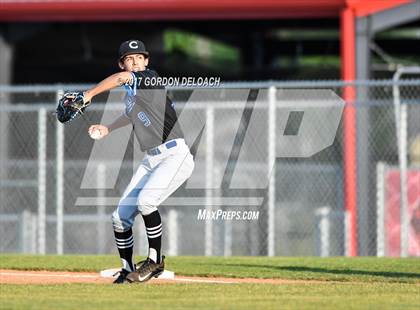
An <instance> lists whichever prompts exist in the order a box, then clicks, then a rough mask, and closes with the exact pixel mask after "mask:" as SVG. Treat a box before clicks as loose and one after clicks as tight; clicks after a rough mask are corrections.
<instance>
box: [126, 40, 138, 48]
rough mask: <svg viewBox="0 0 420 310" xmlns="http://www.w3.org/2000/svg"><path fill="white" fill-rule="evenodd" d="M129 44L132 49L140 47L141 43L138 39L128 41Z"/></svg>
mask: <svg viewBox="0 0 420 310" xmlns="http://www.w3.org/2000/svg"><path fill="white" fill-rule="evenodd" d="M128 46H129V47H130V48H132V49H135V48H138V47H139V44H138V43H137V41H131V42H130V43H128Z"/></svg>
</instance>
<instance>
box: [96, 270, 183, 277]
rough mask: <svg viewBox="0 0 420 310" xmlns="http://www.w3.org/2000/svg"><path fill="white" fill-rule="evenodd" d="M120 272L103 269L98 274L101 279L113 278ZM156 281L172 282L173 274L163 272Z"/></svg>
mask: <svg viewBox="0 0 420 310" xmlns="http://www.w3.org/2000/svg"><path fill="white" fill-rule="evenodd" d="M120 270H121V268H112V269H105V270H102V271H101V272H100V275H101V277H102V278H115V277H116V276H114V275H115V274H116V273H118V271H120ZM158 279H167V280H173V279H175V272H173V271H169V270H164V271H163V273H162V274H161V275H160V276H159V277H158Z"/></svg>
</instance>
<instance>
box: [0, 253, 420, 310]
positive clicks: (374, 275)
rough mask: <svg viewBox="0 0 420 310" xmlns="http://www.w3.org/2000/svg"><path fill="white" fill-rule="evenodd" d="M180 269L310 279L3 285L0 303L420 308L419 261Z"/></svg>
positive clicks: (270, 261) (74, 266)
mask: <svg viewBox="0 0 420 310" xmlns="http://www.w3.org/2000/svg"><path fill="white" fill-rule="evenodd" d="M118 265H119V260H118V258H117V257H116V256H78V255H66V256H22V255H0V268H10V269H28V270H68V271H77V270H83V271H99V270H101V269H105V268H112V267H118ZM167 267H168V269H170V270H173V271H175V272H176V274H182V275H200V276H209V277H211V276H227V277H257V278H284V279H302V280H304V279H313V280H318V281H320V280H321V281H325V283H296V284H282V285H274V284H203V283H188V284H171V285H164V284H148V285H122V286H115V285H106V284H100V285H99V284H60V285H59V284H57V285H2V286H1V287H0V309H112V310H116V309H134V308H139V309H165V310H167V309H318V308H326V309H367V308H370V309H419V308H420V260H419V259H414V258H412V259H394V258H380V259H379V258H373V257H367V258H314V257H306V258H289V257H287V258H283V257H273V258H266V257H232V258H221V257H209V258H207V257H169V258H168V259H167Z"/></svg>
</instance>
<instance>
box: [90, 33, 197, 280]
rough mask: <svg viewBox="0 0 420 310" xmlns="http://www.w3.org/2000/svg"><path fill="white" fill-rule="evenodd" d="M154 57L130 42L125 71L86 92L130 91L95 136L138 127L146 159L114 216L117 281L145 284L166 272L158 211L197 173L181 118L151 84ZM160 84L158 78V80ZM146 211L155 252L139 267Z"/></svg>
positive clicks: (122, 56)
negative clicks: (136, 256) (136, 254)
mask: <svg viewBox="0 0 420 310" xmlns="http://www.w3.org/2000/svg"><path fill="white" fill-rule="evenodd" d="M148 63H149V53H148V52H147V51H146V48H145V45H144V44H143V42H141V41H138V40H129V41H126V42H123V43H122V44H121V46H120V48H119V59H118V65H119V67H120V69H121V70H122V71H121V72H119V73H116V74H113V75H111V76H109V77H107V78H106V79H104V80H103V81H102V82H100V83H99V84H98V85H96V86H95V87H93V88H92V89H89V90H87V91H86V92H85V93H84V94H83V97H84V98H83V100H84V101H85V102H90V101H91V99H92V98H93V97H94V96H96V95H98V94H100V93H102V92H104V91H108V90H110V89H112V88H115V87H119V86H123V87H124V88H125V90H126V95H125V110H124V112H123V113H122V114H121V115H120V116H119V117H118V118H117V119H115V120H114V122H112V123H111V124H107V125H102V124H96V125H92V126H90V128H89V134H91V135H92V134H93V133H95V135H97V136H99V138H103V137H105V136H107V135H108V134H109V133H111V132H112V131H114V130H117V129H118V128H121V127H123V126H126V125H129V124H130V125H131V126H133V129H134V133H135V136H136V138H137V139H138V141H139V144H140V148H141V150H142V151H143V152H145V157H144V159H143V161H142V163H141V165H140V167H139V168H138V169H137V171H136V173H135V174H134V175H133V177H132V179H131V181H130V183H129V184H128V186H127V188H126V189H125V191H124V194H123V195H122V197H121V199H120V201H119V205H118V207H117V208H116V210H115V211H114V212H113V214H112V224H113V228H114V235H115V242H116V245H117V248H118V252H119V254H120V258H121V262H122V269H121V271H120V272H119V276H118V278H117V279H116V280H115V281H114V283H125V282H145V281H147V280H149V279H151V278H152V277H157V276H158V275H160V274H161V273H162V272H163V270H164V266H165V263H164V256H162V255H161V240H162V231H163V229H162V221H161V217H160V214H159V211H158V209H157V207H158V206H159V205H160V204H161V203H162V202H163V201H164V200H165V199H166V198H167V197H168V196H169V195H171V194H172V193H173V192H174V191H175V190H176V189H177V188H178V187H179V186H181V185H182V184H183V183H184V182H185V181H186V180H187V179H188V178H189V177H190V175H191V174H192V171H193V169H194V161H193V157H192V155H191V153H190V150H189V148H188V146H187V145H186V143H185V141H184V135H183V133H182V130H181V128H180V126H179V123H178V122H177V115H176V112H175V110H174V106H173V104H172V102H171V100H170V99H169V98H168V97H167V95H166V91H165V89H164V86H161V85H156V84H153V83H151V81H152V80H153V78H156V77H158V75H157V73H156V72H155V71H153V70H149V69H147V65H148ZM155 80H156V79H155ZM139 213H141V215H142V217H143V220H144V224H145V226H146V232H147V238H148V243H149V253H148V257H147V259H146V260H144V261H142V262H140V263H138V264H137V265H134V264H133V260H132V256H133V245H134V240H133V232H132V226H133V223H134V219H135V217H136V216H137V215H138V214H139Z"/></svg>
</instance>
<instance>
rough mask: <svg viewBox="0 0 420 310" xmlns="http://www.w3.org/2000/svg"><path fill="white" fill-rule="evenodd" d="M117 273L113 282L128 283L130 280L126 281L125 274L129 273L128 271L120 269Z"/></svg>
mask: <svg viewBox="0 0 420 310" xmlns="http://www.w3.org/2000/svg"><path fill="white" fill-rule="evenodd" d="M117 273H118V277H117V278H116V279H115V280H114V282H113V283H114V284H122V283H130V281H127V275H128V274H129V273H130V272H129V271H127V270H125V269H121V271H118V272H117Z"/></svg>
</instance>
